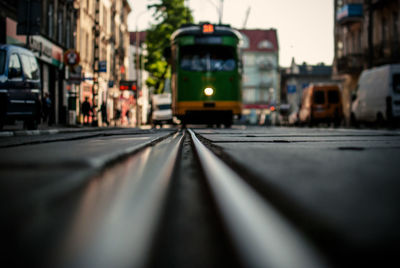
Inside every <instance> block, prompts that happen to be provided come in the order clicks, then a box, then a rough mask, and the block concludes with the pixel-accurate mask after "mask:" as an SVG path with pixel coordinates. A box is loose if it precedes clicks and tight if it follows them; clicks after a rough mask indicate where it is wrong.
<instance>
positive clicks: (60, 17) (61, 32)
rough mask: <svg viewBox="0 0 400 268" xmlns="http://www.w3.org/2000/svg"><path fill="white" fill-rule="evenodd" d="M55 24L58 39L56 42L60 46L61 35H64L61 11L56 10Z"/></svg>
mask: <svg viewBox="0 0 400 268" xmlns="http://www.w3.org/2000/svg"><path fill="white" fill-rule="evenodd" d="M57 24H58V31H57V35H58V38H57V41H58V43H59V44H62V42H63V34H64V31H63V25H64V24H63V11H62V9H59V10H58V15H57Z"/></svg>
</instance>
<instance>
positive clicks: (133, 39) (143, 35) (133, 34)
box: [129, 31, 147, 45]
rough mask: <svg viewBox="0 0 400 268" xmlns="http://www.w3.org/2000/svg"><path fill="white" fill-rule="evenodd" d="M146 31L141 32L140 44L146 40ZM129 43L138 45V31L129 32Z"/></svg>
mask: <svg viewBox="0 0 400 268" xmlns="http://www.w3.org/2000/svg"><path fill="white" fill-rule="evenodd" d="M146 35H147V32H146V31H142V32H139V42H140V44H142V43H144V41H146ZM129 44H131V45H136V32H129Z"/></svg>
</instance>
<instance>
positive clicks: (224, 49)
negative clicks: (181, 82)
mask: <svg viewBox="0 0 400 268" xmlns="http://www.w3.org/2000/svg"><path fill="white" fill-rule="evenodd" d="M180 66H181V68H182V69H183V70H185V71H198V72H204V71H211V72H216V71H233V70H235V68H236V61H235V50H234V48H233V47H228V46H184V47H181V49H180Z"/></svg>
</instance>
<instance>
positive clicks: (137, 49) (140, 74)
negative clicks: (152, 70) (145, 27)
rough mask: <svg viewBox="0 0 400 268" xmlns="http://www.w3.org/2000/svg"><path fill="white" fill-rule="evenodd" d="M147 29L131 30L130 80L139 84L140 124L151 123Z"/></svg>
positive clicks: (138, 108) (137, 110) (136, 110)
mask: <svg viewBox="0 0 400 268" xmlns="http://www.w3.org/2000/svg"><path fill="white" fill-rule="evenodd" d="M145 41H146V31H138V32H130V52H129V57H130V60H129V61H130V63H131V65H130V66H129V72H128V73H129V80H133V81H136V84H137V100H138V103H137V104H138V106H137V109H135V113H136V112H138V113H139V116H138V117H137V118H138V121H139V123H140V124H147V123H149V115H150V104H149V102H150V95H151V92H150V90H149V88H148V86H147V85H146V80H147V78H148V77H149V74H148V72H147V71H146V70H145V69H144V59H145V57H146V55H147V50H146V44H145Z"/></svg>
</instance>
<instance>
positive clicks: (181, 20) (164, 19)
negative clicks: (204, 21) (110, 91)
mask: <svg viewBox="0 0 400 268" xmlns="http://www.w3.org/2000/svg"><path fill="white" fill-rule="evenodd" d="M148 8H149V9H150V10H153V16H154V18H155V20H156V23H155V24H153V25H152V26H151V27H150V29H149V30H147V35H146V45H147V52H148V54H147V57H146V63H145V69H146V71H148V72H149V74H150V76H149V78H148V79H147V81H146V83H147V85H148V86H149V87H150V88H153V89H154V91H155V92H161V91H162V89H163V88H164V80H165V78H166V74H167V71H168V64H167V61H166V59H165V58H164V57H163V51H164V49H165V48H167V47H168V46H170V38H171V35H172V33H173V32H174V31H175V30H176V29H178V28H179V27H180V26H181V25H182V24H185V23H192V22H193V17H192V14H191V11H190V9H189V8H187V7H185V5H184V0H157V2H156V3H154V4H151V5H149V6H148Z"/></svg>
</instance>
